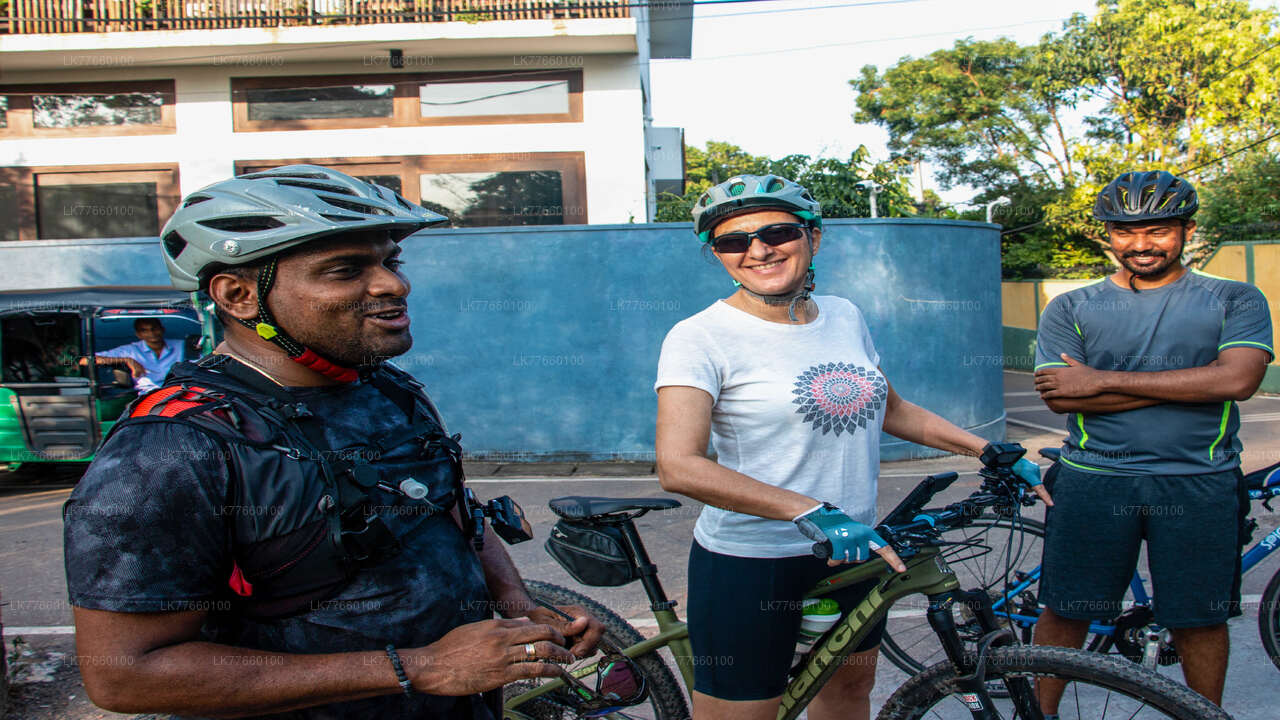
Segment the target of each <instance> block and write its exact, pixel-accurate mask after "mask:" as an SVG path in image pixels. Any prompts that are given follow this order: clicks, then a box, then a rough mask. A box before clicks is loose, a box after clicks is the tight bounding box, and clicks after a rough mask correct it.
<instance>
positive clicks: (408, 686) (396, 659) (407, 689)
mask: <svg viewBox="0 0 1280 720" xmlns="http://www.w3.org/2000/svg"><path fill="white" fill-rule="evenodd" d="M387 657H389V658H391V667H392V669H394V670H395V671H396V681H397V682H399V683H400V689H401V690H404V694H405V695H412V694H413V683H411V682H409V676H408V675H405V674H404V665H401V664H400V655H399V653H397V652H396V646H395V645H388V646H387Z"/></svg>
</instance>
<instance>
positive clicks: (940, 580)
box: [778, 548, 960, 720]
mask: <svg viewBox="0 0 1280 720" xmlns="http://www.w3.org/2000/svg"><path fill="white" fill-rule="evenodd" d="M905 562H906V565H907V571H906V572H904V573H899V572H895V571H894V570H893V569H892V568H890V567H889V564H888V563H886V562H885V561H884V560H883V559H881V558H879V557H877V558H875V559H873V560H869V561H867V562H866V563H863V564H861V565H858V566H855V567H852V568H850V569H848V570H845V571H844V572H841V573H838V574H836V575H832V576H831V577H829V578H827V579H826V580H823V581H822V582H820V583H818V585H817V587H815V588H814V589H813V590H811V591H809V594H808V595H806V597H821V596H822V595H826V594H828V593H831V592H834V591H835V590H838V589H840V588H843V587H846V586H848V585H852V584H853V583H856V582H862V581H864V580H868V579H871V578H875V577H879V578H881V580H880V584H879V585H877V586H876V587H875V588H874V589H872V591H871V592H870V593H869V594H868V595H867V597H866V598H864V599H863V600H862V602H860V603H858V605H857V607H855V608H853V609H852V610H850V611H848V612H847V613H845V615H844V617H843V618H842V619H841V621H840V623H839V624H837V625H836V626H835V627H834V628H832V629H831V630H829V631H828V632H827V636H826V640H825V641H824V642H823V643H822V644H821V645H819V646H817V647H815V648H814V649H813V650H812V651H811V652H810V653H809V659H808V661H807V662H806V663H805V664H804V667H802V668H800V670H799V671H798V672H797V674H796V676H795V679H793V680H792V681H791V682H790V683H789V684H788V685H787V687H786V689H785V690H783V691H782V705H781V706H780V707H779V708H778V720H795V718H796V717H798V716H799V715H800V712H801V711H803V710H804V708H805V707H806V706H807V705H808V704H809V703H810V702H811V701H812V700H813V698H814V697H815V696H816V695H817V694H818V691H820V690H821V689H822V686H823V685H825V684H826V682H827V680H829V679H831V676H832V675H833V674H834V673H835V671H836V669H837V668H839V667H840V666H841V665H842V664H843V663H844V659H845V658H846V657H848V655H849V653H851V652H853V649H854V648H856V647H857V646H858V643H860V642H861V641H862V639H863V638H865V637H866V636H867V633H869V632H871V628H872V627H874V626H875V624H876V623H877V622H879V620H880V618H882V617H884V616H885V615H886V614H887V613H888V612H889V608H890V607H892V606H893V604H894V603H895V602H897V601H898V600H899V599H901V598H903V597H905V596H907V595H912V594H914V593H923V594H925V595H933V594H937V593H944V592H951V591H952V590H956V589H958V588H959V587H960V582H959V581H958V580H957V579H956V574H955V572H954V571H952V569H951V567H950V566H949V565H947V561H946V559H945V558H943V557H942V555H941V554H940V553H939V551H938V548H922V549H921V550H920V552H919V553H918V554H917V555H915V556H914V557H912V558H910V559H908V560H906V561H905Z"/></svg>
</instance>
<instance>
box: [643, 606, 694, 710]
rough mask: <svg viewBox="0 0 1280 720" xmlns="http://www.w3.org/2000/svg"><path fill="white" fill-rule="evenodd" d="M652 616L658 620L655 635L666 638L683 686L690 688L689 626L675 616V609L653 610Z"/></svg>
mask: <svg viewBox="0 0 1280 720" xmlns="http://www.w3.org/2000/svg"><path fill="white" fill-rule="evenodd" d="M653 616H654V617H655V618H656V619H657V620H658V635H657V637H660V638H663V637H664V638H667V641H666V643H665V644H666V646H667V647H668V648H670V649H671V656H672V657H674V658H675V659H676V668H677V669H679V670H680V677H681V678H682V679H683V680H684V686H685V687H686V688H689V689H690V690H692V689H693V647H692V646H691V645H690V644H689V626H688V625H686V624H685V623H684V622H683V621H681V620H680V618H678V617H676V611H675V610H671V609H665V610H654V611H653ZM632 657H634V656H632Z"/></svg>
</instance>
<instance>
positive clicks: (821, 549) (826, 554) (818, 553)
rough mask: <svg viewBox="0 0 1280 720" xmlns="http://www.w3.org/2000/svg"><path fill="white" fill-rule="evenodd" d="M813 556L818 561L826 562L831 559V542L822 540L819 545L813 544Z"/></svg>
mask: <svg viewBox="0 0 1280 720" xmlns="http://www.w3.org/2000/svg"><path fill="white" fill-rule="evenodd" d="M813 555H814V557H816V558H818V559H819V560H826V559H827V558H830V557H831V541H830V540H823V541H822V542H820V543H814V544H813Z"/></svg>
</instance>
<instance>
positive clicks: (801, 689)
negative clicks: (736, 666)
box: [502, 548, 960, 720]
mask: <svg viewBox="0 0 1280 720" xmlns="http://www.w3.org/2000/svg"><path fill="white" fill-rule="evenodd" d="M906 565H907V571H906V572H904V573H898V572H894V571H893V569H891V568H890V567H889V565H888V563H886V562H885V561H884V560H882V559H880V558H879V557H877V558H875V559H873V560H869V561H867V562H865V563H862V564H860V565H856V566H854V567H851V568H849V569H848V570H844V571H843V572H839V573H836V574H835V575H832V576H831V577H828V578H826V579H825V580H823V581H821V582H819V583H818V584H817V585H816V586H814V588H813V589H812V590H810V591H809V592H808V593H807V594H806V595H805V597H806V598H812V597H821V596H823V595H827V594H829V593H832V592H835V591H836V590H839V589H841V588H843V587H847V586H849V585H852V584H854V583H858V582H863V581H865V580H869V579H871V578H877V577H878V578H880V583H879V584H878V585H877V586H876V587H875V588H874V589H873V590H872V591H871V592H870V593H869V594H868V595H867V597H866V598H865V599H863V601H862V602H861V603H859V604H858V605H857V607H855V608H853V609H852V610H850V611H849V612H847V613H845V615H844V618H843V619H842V620H841V622H840V623H839V624H838V625H836V626H835V627H834V628H832V629H831V630H830V631H828V633H827V636H826V641H825V642H823V643H822V644H821V645H819V646H817V647H815V648H814V649H813V651H812V652H810V654H809V659H808V661H807V662H806V663H805V665H804V667H802V668H801V669H800V670H799V671H798V674H797V675H796V677H795V679H793V680H792V681H791V683H790V684H788V685H787V687H786V689H785V690H783V692H782V705H781V706H780V707H779V708H778V720H794V719H795V718H796V717H797V716H799V715H800V713H801V711H803V710H804V708H805V707H806V706H807V705H808V704H809V703H810V702H811V701H812V700H813V698H814V696H816V695H817V694H818V691H819V690H821V689H822V686H823V685H825V684H826V682H827V680H829V679H830V678H831V675H832V674H834V673H835V671H836V669H837V668H839V667H840V665H841V664H842V663H843V662H844V659H845V658H846V657H847V656H848V655H849V653H850V652H852V651H853V649H854V648H856V647H857V646H858V643H859V642H861V641H862V639H863V638H864V637H866V636H867V633H869V632H870V631H871V628H872V627H873V626H874V625H875V624H876V622H878V621H879V620H880V618H881V617H883V616H884V615H885V614H886V613H888V612H889V608H890V607H892V605H893V604H894V603H895V602H897V601H898V600H899V599H901V598H903V597H905V596H907V595H911V594H914V593H923V594H925V595H932V594H936V593H944V592H950V591H952V590H956V589H958V588H959V587H960V583H959V581H958V580H957V579H956V575H955V572H953V571H952V570H951V568H950V566H948V565H947V562H946V560H945V559H944V558H943V557H942V555H941V554H940V553H939V550H938V548H923V549H921V550H920V552H919V553H918V554H916V555H915V556H914V557H911V558H909V559H908V560H906ZM653 614H654V616H655V617H656V618H657V621H658V634H657V635H655V636H654V637H651V638H649V639H647V640H643V641H641V642H638V643H636V644H635V645H631V646H629V647H626V648H622V654H624V655H626V656H627V657H630V658H636V657H642V656H644V655H647V654H649V653H651V652H656V651H657V650H658V649H659V648H662V647H668V648H670V649H671V654H672V655H673V656H674V657H675V660H676V665H677V667H678V668H679V669H680V675H681V677H682V678H683V679H684V685H685V688H692V687H693V651H692V648H691V647H690V645H689V628H688V625H686V624H685V623H684V622H682V621H680V620H679V618H677V617H676V613H675V611H674V610H670V609H663V610H654V612H653ZM594 672H595V667H594V666H592V665H588V666H586V667H583V668H579V669H578V670H576V671H574V673H573V675H574V677H577V678H583V677H586V676H588V675H591V674H592V673H594ZM562 687H564V681H563V680H560V679H550V680H548V681H547V682H545V683H543V684H541V685H539V686H537V687H536V688H532V689H530V690H528V691H527V692H524V693H521V694H519V695H516V696H515V697H512V698H511V699H509V700H507V701H506V703H505V707H504V709H503V715H502V716H503V718H504V719H505V720H528V718H529V716H528V715H525V714H523V713H521V712H520V711H519V710H517V709H516V708H518V707H519V706H521V705H523V704H524V703H526V702H529V701H531V700H533V699H534V698H537V697H539V696H541V695H544V694H546V693H549V692H551V691H553V690H556V689H559V688H562Z"/></svg>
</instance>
